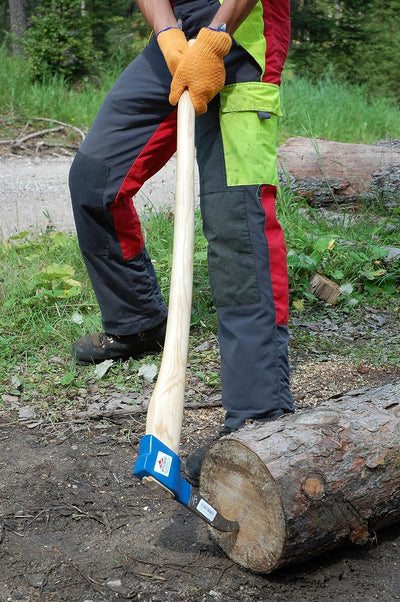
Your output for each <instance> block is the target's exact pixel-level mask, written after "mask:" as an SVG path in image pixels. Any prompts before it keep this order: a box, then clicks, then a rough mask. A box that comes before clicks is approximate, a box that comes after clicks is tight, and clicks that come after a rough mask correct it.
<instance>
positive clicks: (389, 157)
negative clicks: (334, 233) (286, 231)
mask: <svg viewBox="0 0 400 602" xmlns="http://www.w3.org/2000/svg"><path fill="white" fill-rule="evenodd" d="M397 143H398V144H397ZM278 167H279V179H280V183H281V185H289V186H290V188H291V189H292V191H293V193H294V194H295V195H298V196H301V197H303V198H306V199H307V200H308V201H309V202H310V204H312V205H315V206H321V205H331V204H332V203H335V202H336V203H346V204H351V203H354V202H358V201H360V200H361V199H362V198H373V197H378V198H379V199H380V200H382V201H383V202H384V203H385V204H386V205H393V204H396V203H397V204H398V203H399V189H400V141H399V140H394V141H393V140H392V141H390V140H389V141H387V143H386V144H384V143H382V144H379V143H377V144H376V145H368V144H349V143H341V142H331V141H329V140H322V139H312V138H305V137H300V136H299V137H295V138H289V139H288V140H286V142H285V143H284V144H282V146H280V147H279V149H278Z"/></svg>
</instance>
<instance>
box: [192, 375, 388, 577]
mask: <svg viewBox="0 0 400 602" xmlns="http://www.w3.org/2000/svg"><path fill="white" fill-rule="evenodd" d="M200 491H201V494H202V495H203V496H204V497H205V499H207V501H209V502H210V504H212V506H213V507H215V508H216V509H217V510H218V511H219V512H221V513H222V514H223V516H225V517H226V518H227V519H229V520H236V521H238V522H239V525H240V528H239V531H238V532H237V533H232V534H226V533H221V532H218V531H215V530H214V529H212V528H210V532H211V534H212V537H213V538H214V539H215V540H216V541H217V543H218V545H219V546H220V547H221V548H222V549H223V550H224V551H225V553H226V554H227V555H228V556H229V557H230V558H231V559H232V560H234V561H235V562H237V563H238V564H240V565H241V566H243V567H245V568H248V569H250V570H252V571H254V572H259V573H269V572H271V571H273V570H275V569H277V568H279V567H282V566H284V565H288V564H292V563H295V562H299V561H304V560H306V559H308V558H311V557H312V556H315V555H318V554H321V553H323V552H326V551H328V550H331V549H333V548H335V547H337V546H339V545H341V544H344V543H346V542H347V543H348V542H349V541H351V542H354V543H357V544H364V543H366V542H367V541H368V540H369V538H370V537H371V534H372V535H373V534H374V530H376V529H379V528H382V527H386V526H388V525H390V524H393V523H395V522H397V521H400V382H397V383H393V384H390V385H385V386H382V387H378V388H374V389H363V390H358V391H352V392H350V393H347V394H346V395H343V396H341V397H339V398H336V399H331V400H329V401H327V402H324V403H323V404H321V405H319V406H318V407H317V408H312V409H307V410H302V411H299V412H297V413H296V414H293V415H288V416H286V417H284V418H281V419H278V420H276V421H273V422H268V423H265V424H250V425H247V426H246V427H244V428H243V429H240V430H239V431H238V432H237V433H234V434H233V435H230V436H228V437H224V438H223V439H221V440H219V441H218V442H217V443H215V445H213V446H212V447H211V448H210V450H209V452H208V453H207V455H206V457H205V460H204V463H203V467H202V472H201V476H200Z"/></svg>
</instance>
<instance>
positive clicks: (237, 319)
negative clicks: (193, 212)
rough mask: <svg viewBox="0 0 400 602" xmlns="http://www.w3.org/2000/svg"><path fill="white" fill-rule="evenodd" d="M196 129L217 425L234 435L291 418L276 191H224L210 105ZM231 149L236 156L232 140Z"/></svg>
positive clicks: (214, 108)
mask: <svg viewBox="0 0 400 602" xmlns="http://www.w3.org/2000/svg"><path fill="white" fill-rule="evenodd" d="M196 126H197V145H198V161H199V170H200V184H201V207H202V214H203V223H204V232H205V235H206V237H207V240H208V243H209V251H208V256H209V274H210V283H211V290H212V295H213V300H214V303H215V306H216V308H217V314H218V319H219V340H220V351H221V377H222V401H223V405H224V407H225V409H226V418H225V426H226V427H230V428H238V427H240V426H241V425H242V424H244V422H245V421H246V420H247V419H256V420H270V419H275V418H277V417H279V416H281V415H282V414H284V413H286V412H293V402H292V396H291V393H290V387H289V370H288V357H287V347H288V330H287V319H288V311H287V306H288V286H287V269H286V250H285V244H284V239H283V234H282V230H281V227H280V225H279V223H278V221H277V219H276V215H275V196H276V187H275V186H272V185H264V186H259V185H248V186H228V184H227V176H226V169H225V157H224V147H223V143H222V137H221V131H220V127H219V100H218V99H215V101H213V102H212V103H211V104H210V105H209V109H208V111H207V113H206V115H204V116H200V117H198V118H197V124H196ZM238 146H239V148H238V150H237V152H238V153H239V154H240V140H238ZM243 161H244V162H245V161H246V157H243Z"/></svg>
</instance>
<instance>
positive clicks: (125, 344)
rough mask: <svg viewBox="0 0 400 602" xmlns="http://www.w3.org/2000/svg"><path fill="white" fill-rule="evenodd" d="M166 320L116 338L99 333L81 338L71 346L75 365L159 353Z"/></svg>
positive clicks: (112, 335) (163, 337) (162, 342)
mask: <svg viewBox="0 0 400 602" xmlns="http://www.w3.org/2000/svg"><path fill="white" fill-rule="evenodd" d="M166 325H167V320H164V321H163V322H161V324H159V325H158V326H156V327H155V328H152V329H151V330H146V331H145V332H139V333H138V334H130V335H127V336H117V335H114V334H108V333H107V332H101V333H98V334H88V335H86V336H84V337H81V338H80V339H78V340H77V341H75V343H73V345H72V357H73V358H74V359H75V361H76V363H77V364H83V365H87V364H98V363H99V362H103V361H104V360H126V359H128V358H130V357H133V358H135V357H138V356H140V355H142V354H143V353H160V351H162V348H163V345H164V340H165V329H166Z"/></svg>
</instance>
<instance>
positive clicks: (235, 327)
mask: <svg viewBox="0 0 400 602" xmlns="http://www.w3.org/2000/svg"><path fill="white" fill-rule="evenodd" d="M137 4H138V6H139V9H140V10H141V12H142V14H143V15H144V17H145V18H146V20H147V21H148V23H149V24H150V26H151V28H152V29H153V32H154V35H153V36H152V37H151V39H150V41H149V43H148V45H147V46H146V47H145V48H144V50H143V51H142V53H141V54H140V55H139V56H138V57H137V58H136V59H135V60H134V61H133V62H132V63H131V64H130V65H129V66H128V67H127V68H126V69H125V71H124V72H123V73H122V75H121V76H120V77H119V79H118V80H117V81H116V83H115V84H114V86H113V87H112V89H111V91H110V92H109V94H108V95H107V97H106V98H105V100H104V102H103V104H102V106H101V108H100V110H99V112H98V114H97V116H96V118H95V120H94V123H93V125H92V127H91V129H90V131H89V133H88V135H87V137H86V138H85V140H84V141H83V143H82V145H81V147H80V149H79V151H78V153H77V155H76V157H75V159H74V161H73V164H72V166H71V170H70V191H71V200H72V206H73V212H74V218H75V223H76V229H77V234H78V240H79V245H80V249H81V252H82V255H83V257H84V261H85V263H86V267H87V270H88V273H89V277H90V279H91V283H92V286H93V289H94V292H95V294H96V298H97V300H98V303H99V306H100V310H101V315H102V324H103V328H104V332H103V333H97V334H93V335H86V336H84V337H82V338H80V339H78V340H77V341H75V343H74V344H73V347H72V353H73V356H74V357H75V359H76V361H77V362H78V363H92V362H94V363H96V362H100V361H103V360H105V359H110V358H111V359H126V358H128V357H137V356H139V355H141V354H143V353H146V352H158V351H160V350H161V349H162V345H163V341H164V336H165V325H166V319H167V307H166V304H165V302H164V300H163V298H162V295H161V292H160V288H159V285H158V282H157V278H156V275H155V272H154V269H153V265H152V262H151V259H150V257H149V255H148V253H147V250H146V247H145V244H144V240H143V236H142V232H141V225H140V221H139V217H138V214H137V212H136V210H135V207H134V203H133V202H132V198H133V197H134V196H135V194H136V193H137V192H138V190H139V189H140V187H141V186H142V184H143V183H144V182H145V181H146V180H147V179H148V178H150V177H151V176H153V175H154V174H155V173H156V172H157V171H158V170H159V169H160V168H161V167H162V166H163V165H164V164H165V163H166V162H167V161H168V159H169V158H170V157H171V156H172V155H173V154H174V152H175V150H176V114H177V111H176V105H177V103H178V100H179V97H180V95H181V94H182V92H183V91H184V90H185V89H188V90H189V93H190V96H191V99H192V102H193V105H194V107H195V112H196V127H195V130H196V149H197V162H198V167H199V179H200V207H201V214H202V220H203V231H204V234H205V237H206V239H207V242H208V268H209V279H210V287H211V295H212V299H213V303H214V305H215V307H216V311H217V316H218V324H219V345H220V356H221V384H222V404H223V406H224V409H225V420H224V424H223V425H222V428H221V431H220V432H219V433H218V435H217V437H219V436H222V435H225V434H227V433H230V432H233V431H235V430H237V429H239V428H240V427H241V426H243V425H244V424H245V423H246V422H247V421H249V420H256V421H268V420H275V419H277V418H280V417H281V416H283V415H285V414H287V413H292V412H293V411H294V406H293V399H292V395H291V391H290V382H289V366H288V338H289V335H288V327H287V325H288V279H287V264H286V249H285V242H284V235H283V232H282V228H281V226H280V224H279V222H278V221H277V218H276V213H275V200H276V194H277V184H278V180H277V166H276V133H277V119H278V116H279V115H280V114H281V111H280V98H279V85H280V80H281V72H282V69H283V66H284V62H285V60H286V56H287V51H288V46H289V38H290V14H289V0H258V1H257V0H223V1H222V2H220V1H219V0H175V2H172V1H171V2H170V1H169V0H140V1H138V3H137ZM190 39H195V41H194V43H193V44H192V45H188V40H190ZM204 453H205V450H204V448H203V446H202V447H201V448H200V449H199V453H198V454H197V455H196V453H195V454H194V456H193V458H192V459H189V462H188V463H187V471H189V472H191V474H192V481H193V482H194V481H196V479H197V477H198V474H199V471H200V467H201V462H202V458H203V456H204ZM188 466H189V468H188Z"/></svg>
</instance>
